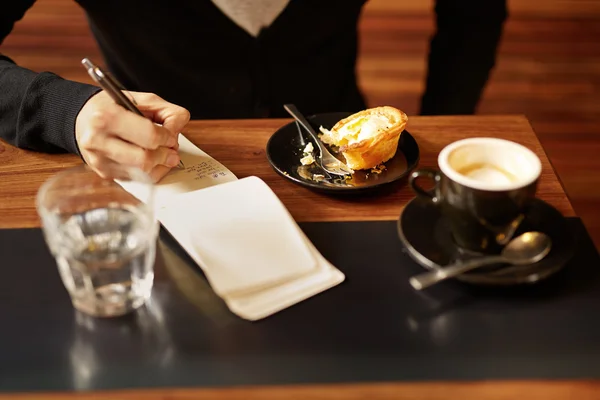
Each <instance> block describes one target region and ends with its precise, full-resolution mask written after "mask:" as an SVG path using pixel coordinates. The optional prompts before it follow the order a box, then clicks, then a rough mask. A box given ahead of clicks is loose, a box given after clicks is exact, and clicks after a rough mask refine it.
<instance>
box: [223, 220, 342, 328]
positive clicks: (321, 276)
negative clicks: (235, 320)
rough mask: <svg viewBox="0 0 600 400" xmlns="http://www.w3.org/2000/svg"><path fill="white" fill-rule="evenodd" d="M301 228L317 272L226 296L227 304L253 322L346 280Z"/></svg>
mask: <svg viewBox="0 0 600 400" xmlns="http://www.w3.org/2000/svg"><path fill="white" fill-rule="evenodd" d="M298 231H299V234H300V235H302V237H303V238H304V239H305V242H306V245H307V246H308V247H309V249H310V250H311V251H312V252H313V254H314V256H315V257H316V259H317V262H318V267H317V269H316V270H315V272H314V273H311V274H308V275H304V276H301V277H299V278H298V279H295V280H293V281H288V282H285V283H283V284H281V285H278V286H273V287H271V288H268V289H265V290H262V291H258V292H254V293H251V294H247V295H241V296H228V297H225V298H224V300H225V303H226V304H227V307H229V309H230V310H231V311H232V312H233V313H234V314H236V315H238V316H240V317H242V318H244V319H247V320H250V321H256V320H259V319H262V318H265V317H268V316H269V315H272V314H275V313H276V312H279V311H281V310H283V309H285V308H287V307H290V306H292V305H294V304H297V303H299V302H301V301H303V300H306V299H308V298H310V297H312V296H315V295H317V294H319V293H321V292H323V291H325V290H328V289H330V288H332V287H334V286H337V285H339V284H340V283H342V282H343V281H344V279H345V275H344V274H343V273H342V272H341V271H340V270H338V269H337V268H335V267H334V266H333V265H332V264H331V263H330V262H329V261H327V259H325V257H323V256H322V255H321V253H319V251H318V250H317V249H316V247H314V245H313V244H312V243H311V242H310V240H309V239H308V237H306V235H305V234H304V232H302V230H301V229H300V228H299V227H298Z"/></svg>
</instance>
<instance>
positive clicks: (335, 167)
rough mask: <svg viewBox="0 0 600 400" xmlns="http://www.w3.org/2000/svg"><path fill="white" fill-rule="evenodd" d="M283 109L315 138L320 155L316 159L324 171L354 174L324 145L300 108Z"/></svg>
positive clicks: (289, 105)
mask: <svg viewBox="0 0 600 400" xmlns="http://www.w3.org/2000/svg"><path fill="white" fill-rule="evenodd" d="M283 108H285V110H286V111H287V112H288V113H289V114H290V115H291V116H292V117H294V119H295V120H296V121H298V123H299V124H300V125H302V127H304V129H306V131H307V132H308V133H309V134H310V136H311V137H312V138H313V141H314V142H315V144H316V145H317V147H318V149H319V155H318V157H317V158H316V160H315V161H316V162H317V164H318V165H319V167H321V168H322V169H323V170H325V171H327V172H328V173H330V174H333V175H341V176H345V175H351V174H353V173H354V171H352V169H350V168H349V167H348V166H347V165H346V164H344V163H343V162H341V161H340V160H338V159H337V158H336V157H335V156H334V155H333V154H331V153H330V152H329V150H327V148H326V147H325V146H324V145H323V143H322V142H321V140H320V139H319V136H318V135H317V132H315V130H314V129H313V127H312V125H311V124H310V123H309V122H308V121H307V120H306V118H305V117H304V115H302V113H301V112H300V111H299V110H298V108H297V107H296V106H295V105H293V104H284V105H283Z"/></svg>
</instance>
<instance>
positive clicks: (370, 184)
mask: <svg viewBox="0 0 600 400" xmlns="http://www.w3.org/2000/svg"><path fill="white" fill-rule="evenodd" d="M349 115H351V113H327V114H317V115H313V116H310V117H308V118H307V119H308V121H309V122H310V123H311V124H312V126H313V127H314V128H315V130H316V131H317V132H319V126H321V125H322V126H323V127H324V128H327V129H331V128H332V127H333V125H335V124H336V123H337V122H338V121H339V120H341V119H343V118H346V117H347V116H349ZM310 141H311V139H310V136H309V135H308V134H307V133H306V132H305V131H304V129H303V128H302V127H300V125H298V124H297V123H296V122H295V121H294V122H291V123H289V124H287V125H284V126H282V127H281V128H279V129H278V130H277V131H276V132H275V133H274V134H273V135H272V136H271V138H270V139H269V142H268V143H267V150H266V151H267V158H268V160H269V163H270V164H271V166H272V167H273V169H275V171H276V172H277V173H278V174H279V175H281V176H283V177H284V178H286V179H289V180H291V181H292V182H295V183H297V184H299V185H302V186H306V187H309V188H311V189H316V190H319V191H325V192H334V193H343V192H347V193H356V192H364V191H366V190H372V189H375V188H379V187H381V186H383V185H387V184H390V183H392V182H396V181H398V180H400V179H402V178H404V177H405V176H407V175H408V174H409V173H410V172H411V171H412V170H413V169H415V167H416V166H417V163H418V161H419V146H418V145H417V142H416V141H415V139H414V138H413V137H412V136H411V134H410V133H408V132H407V131H404V132H402V134H401V135H400V140H399V142H398V150H397V151H396V155H395V156H394V157H393V158H392V159H391V160H389V161H387V162H386V163H385V166H386V169H385V170H383V171H382V172H381V173H379V174H375V173H371V172H370V171H355V173H354V174H353V175H352V178H351V179H349V180H345V179H341V178H339V177H331V178H328V177H327V174H326V173H325V172H324V171H323V170H322V169H321V168H320V167H318V166H317V164H316V163H313V164H311V165H307V166H305V165H302V163H301V162H300V159H301V158H302V157H303V155H304V154H303V150H304V148H305V147H306V145H307V144H308V143H309V142H310ZM313 146H314V143H313ZM315 147H316V146H315ZM330 151H331V149H330ZM332 154H334V155H336V154H335V153H334V152H333V151H332ZM337 156H338V155H336V157H337ZM339 159H340V160H341V161H345V160H344V157H343V156H342V155H341V154H340V155H339ZM315 174H321V175H325V178H324V179H323V180H320V181H319V180H315V179H314V178H313V176H314V175H315Z"/></svg>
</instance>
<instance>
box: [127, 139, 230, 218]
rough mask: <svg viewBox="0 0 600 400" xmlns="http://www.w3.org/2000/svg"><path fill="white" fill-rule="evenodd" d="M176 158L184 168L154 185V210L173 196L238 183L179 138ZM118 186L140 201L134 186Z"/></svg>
mask: <svg viewBox="0 0 600 400" xmlns="http://www.w3.org/2000/svg"><path fill="white" fill-rule="evenodd" d="M179 156H180V157H181V161H183V164H184V166H185V168H184V169H180V168H179V167H175V168H173V169H172V170H171V171H170V172H169V173H168V174H167V175H165V177H163V178H162V179H161V180H160V181H159V182H158V183H157V184H156V185H155V192H154V193H155V198H154V204H155V209H157V208H160V207H163V206H164V204H165V203H166V202H168V201H170V199H172V198H173V196H175V195H179V194H182V193H189V192H192V191H195V190H200V189H204V188H207V187H211V186H215V185H219V184H222V183H226V182H232V181H235V180H237V177H236V176H235V175H234V174H233V173H232V172H231V171H230V170H228V169H227V168H226V167H225V166H224V165H223V164H221V163H220V162H218V161H217V160H215V159H214V158H212V157H211V156H209V155H208V154H206V153H205V152H204V151H202V150H200V149H199V148H198V147H197V146H195V145H194V144H193V143H192V142H190V141H189V139H188V138H186V137H185V136H183V135H182V134H180V135H179ZM119 184H120V185H121V186H122V187H123V188H124V189H125V190H127V191H128V192H129V193H131V194H132V195H134V196H136V197H138V198H140V196H139V193H140V192H139V190H140V188H139V187H137V186H136V185H135V184H132V183H131V182H119Z"/></svg>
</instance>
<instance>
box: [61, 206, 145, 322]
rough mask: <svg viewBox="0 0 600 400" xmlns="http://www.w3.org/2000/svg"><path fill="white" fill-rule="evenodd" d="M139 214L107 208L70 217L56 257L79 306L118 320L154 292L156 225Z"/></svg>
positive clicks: (64, 280) (86, 310)
mask: <svg viewBox="0 0 600 400" xmlns="http://www.w3.org/2000/svg"><path fill="white" fill-rule="evenodd" d="M138 210H139V209H138V208H133V207H131V208H128V207H126V206H121V207H114V208H113V207H104V208H97V209H92V210H88V211H85V212H83V213H81V214H75V215H72V216H71V217H69V218H68V219H67V220H66V221H65V222H64V223H63V224H62V225H61V226H60V227H59V229H58V232H57V233H56V234H57V236H58V237H56V238H55V240H54V243H55V246H54V252H55V256H56V260H57V264H58V268H59V272H60V275H61V278H62V280H63V283H64V284H65V286H66V288H67V290H68V291H69V293H70V295H71V299H72V301H73V305H74V306H75V307H76V308H78V309H80V310H82V311H85V312H86V313H88V314H92V315H98V316H105V315H106V316H115V315H120V314H125V313H127V312H129V311H131V310H133V309H135V308H138V307H139V306H140V305H142V304H143V303H144V302H145V301H146V300H147V299H148V298H149V297H150V293H151V290H152V285H153V279H154V273H153V264H154V256H155V246H156V243H155V235H154V232H153V221H152V220H149V218H148V216H147V214H144V213H141V212H139V211H138Z"/></svg>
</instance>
